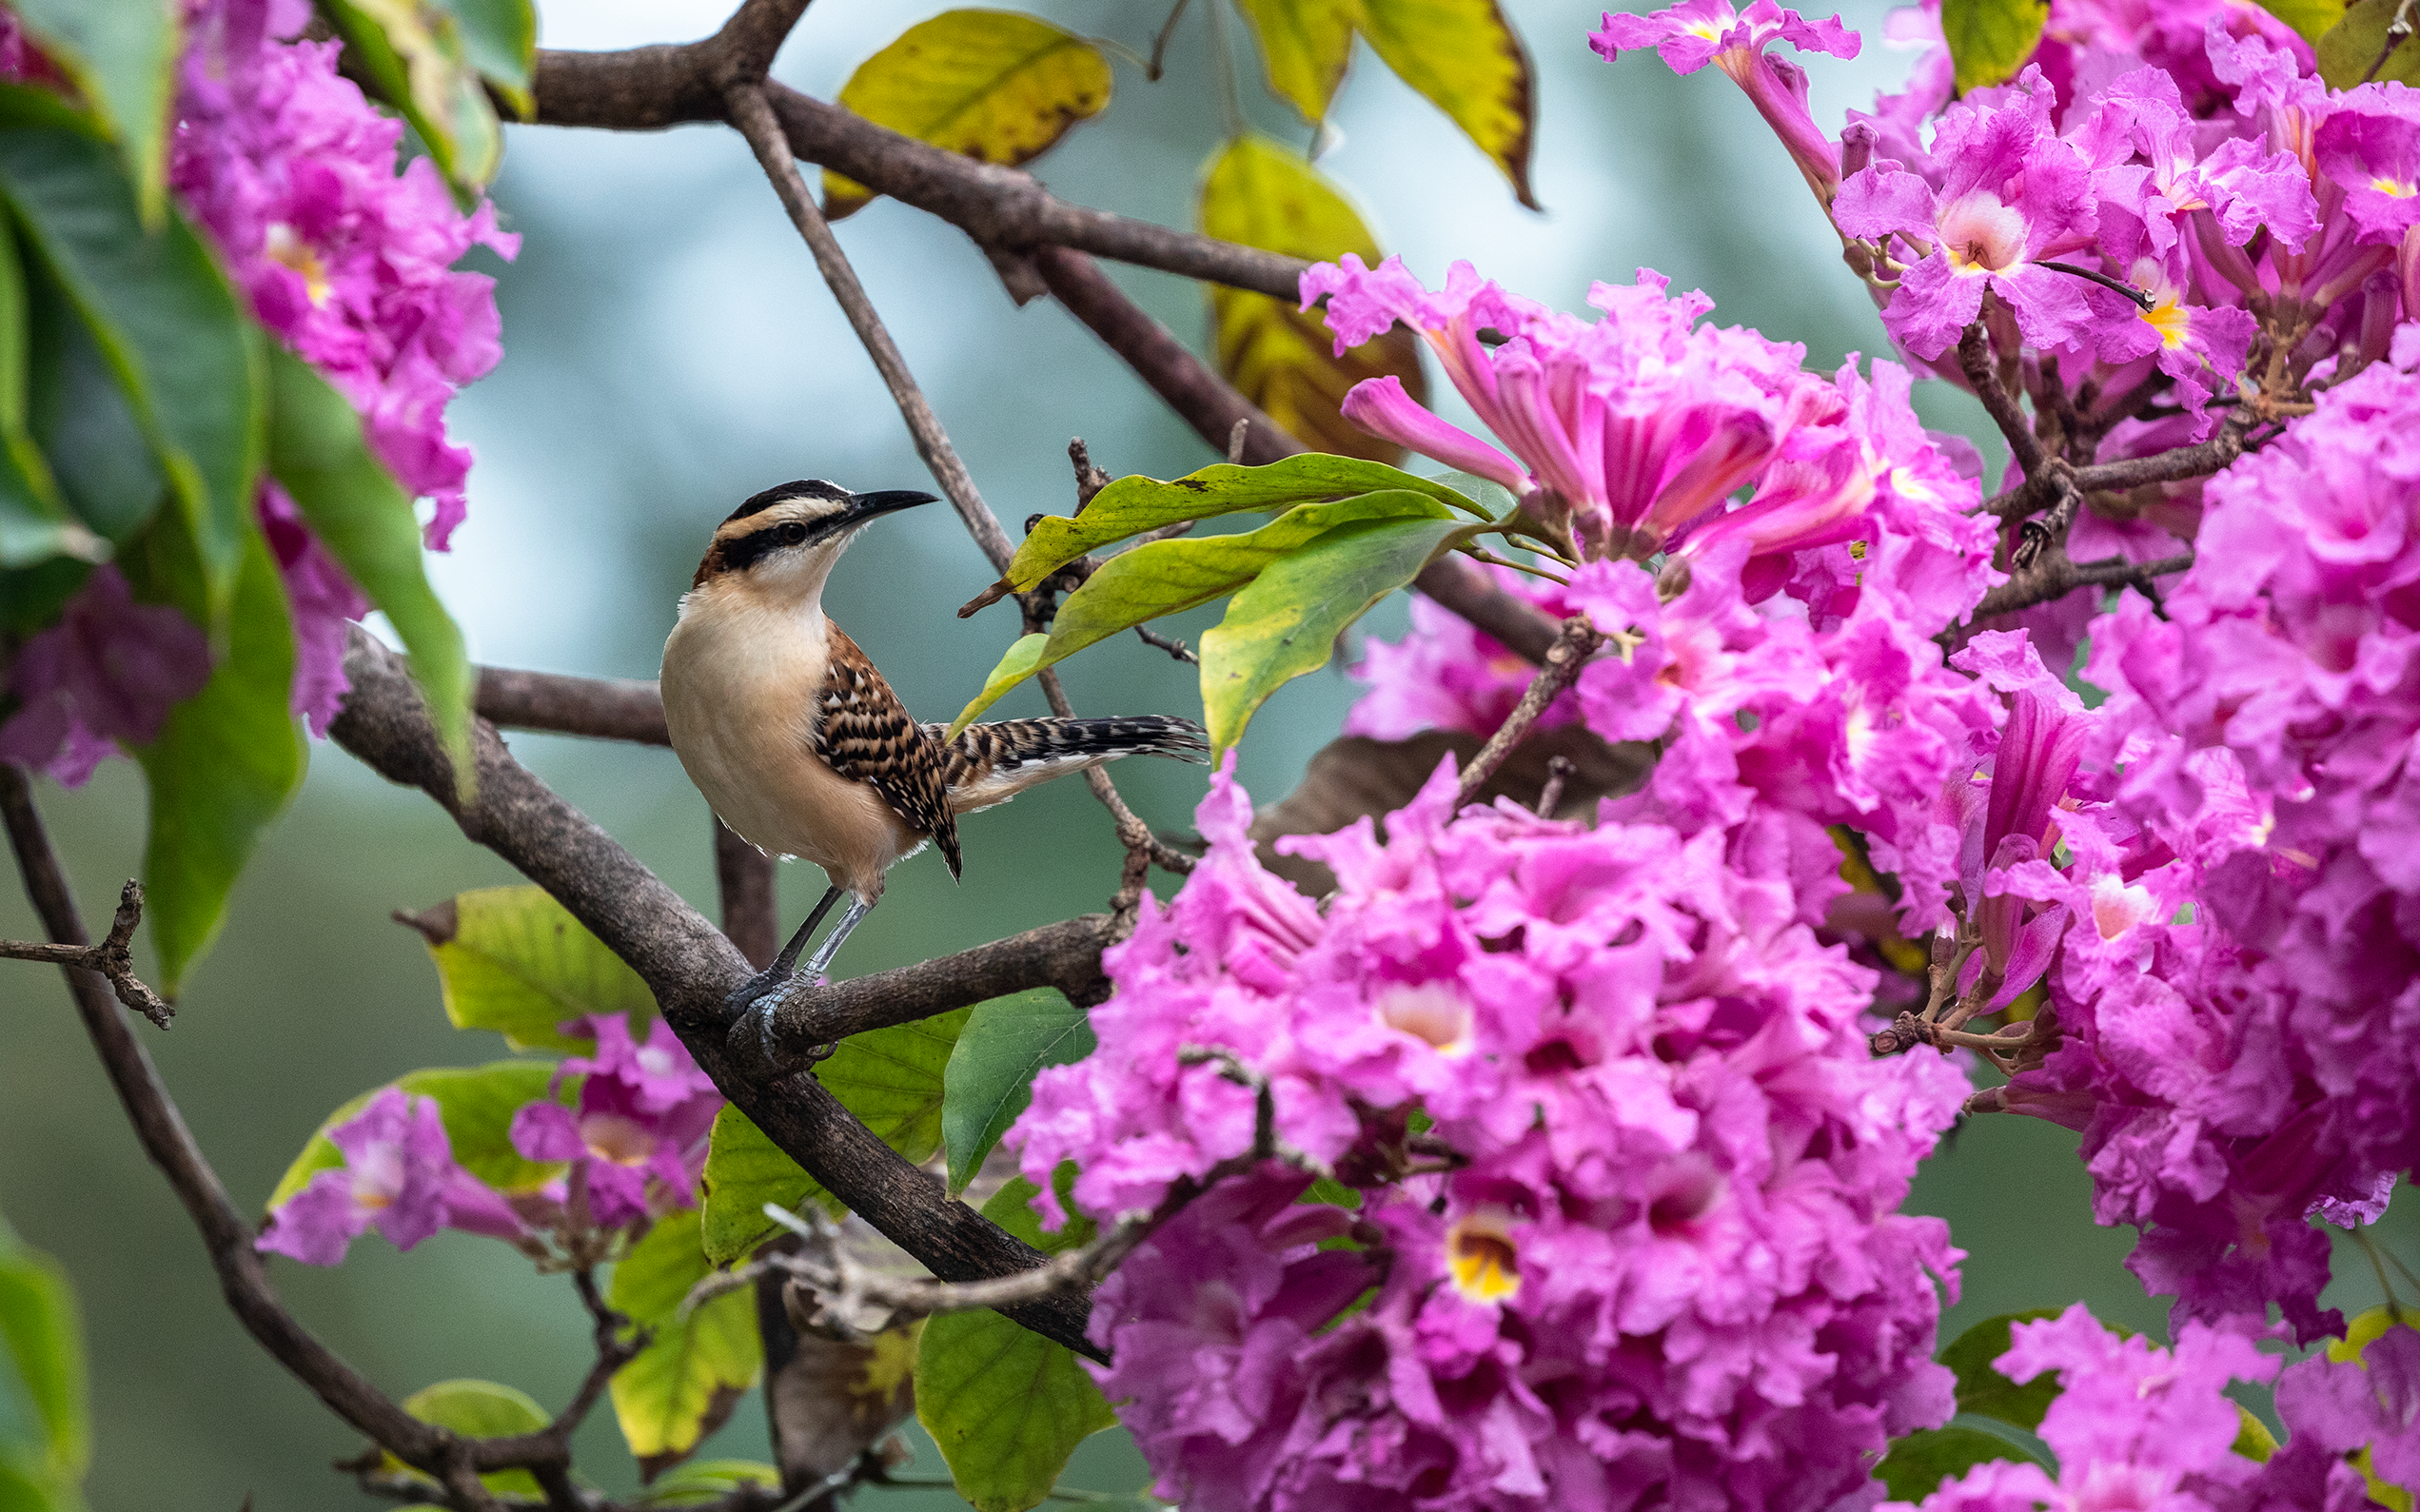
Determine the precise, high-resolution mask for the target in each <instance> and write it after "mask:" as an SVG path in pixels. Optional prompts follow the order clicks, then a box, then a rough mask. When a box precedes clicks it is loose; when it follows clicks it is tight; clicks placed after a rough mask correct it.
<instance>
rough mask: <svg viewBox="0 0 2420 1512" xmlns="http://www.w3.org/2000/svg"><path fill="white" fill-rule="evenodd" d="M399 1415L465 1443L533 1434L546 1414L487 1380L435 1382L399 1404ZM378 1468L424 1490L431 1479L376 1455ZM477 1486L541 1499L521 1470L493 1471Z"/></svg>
mask: <svg viewBox="0 0 2420 1512" xmlns="http://www.w3.org/2000/svg"><path fill="white" fill-rule="evenodd" d="M403 1410H404V1411H406V1412H408V1413H410V1414H411V1415H412V1416H413V1417H416V1418H418V1419H420V1420H421V1421H422V1422H423V1423H433V1424H437V1425H438V1426H439V1427H441V1428H451V1429H453V1430H454V1431H455V1432H456V1433H459V1434H462V1436H463V1437H465V1438H471V1439H495V1438H502V1437H503V1436H505V1435H507V1434H514V1433H536V1432H538V1431H539V1430H540V1429H541V1428H543V1427H545V1426H546V1423H547V1418H546V1410H545V1409H544V1408H543V1407H541V1406H540V1405H539V1404H538V1403H537V1401H536V1400H535V1399H533V1398H532V1397H531V1396H530V1395H529V1393H528V1392H526V1391H516V1390H514V1389H513V1388H512V1387H511V1386H505V1385H498V1384H496V1383H495V1382H493V1381H440V1382H438V1383H437V1384H435V1385H431V1386H423V1387H421V1388H420V1389H419V1390H418V1391H415V1392H413V1393H412V1394H411V1395H410V1396H408V1397H405V1398H404V1399H403ZM381 1459H382V1460H383V1461H384V1463H383V1465H382V1468H383V1469H384V1470H385V1472H386V1473H387V1474H389V1475H399V1476H403V1477H404V1478H406V1479H408V1480H411V1481H416V1482H420V1483H423V1484H427V1485H435V1484H436V1483H437V1481H436V1479H435V1478H434V1477H433V1476H429V1475H426V1474H424V1473H423V1472H422V1471H419V1470H415V1469H413V1468H412V1467H411V1466H410V1465H407V1464H405V1463H403V1461H401V1460H398V1459H397V1458H395V1457H394V1456H393V1455H391V1454H387V1455H382V1456H381ZM479 1483H480V1484H482V1485H483V1486H485V1487H487V1489H488V1490H490V1491H493V1492H496V1493H498V1494H500V1495H503V1496H523V1497H542V1496H544V1495H545V1492H544V1491H543V1490H541V1488H540V1487H539V1484H538V1477H537V1476H535V1475H533V1474H531V1473H530V1472H529V1471H527V1470H498V1471H496V1472H495V1473H494V1474H492V1475H482V1476H481V1477H480V1478H479Z"/></svg>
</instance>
